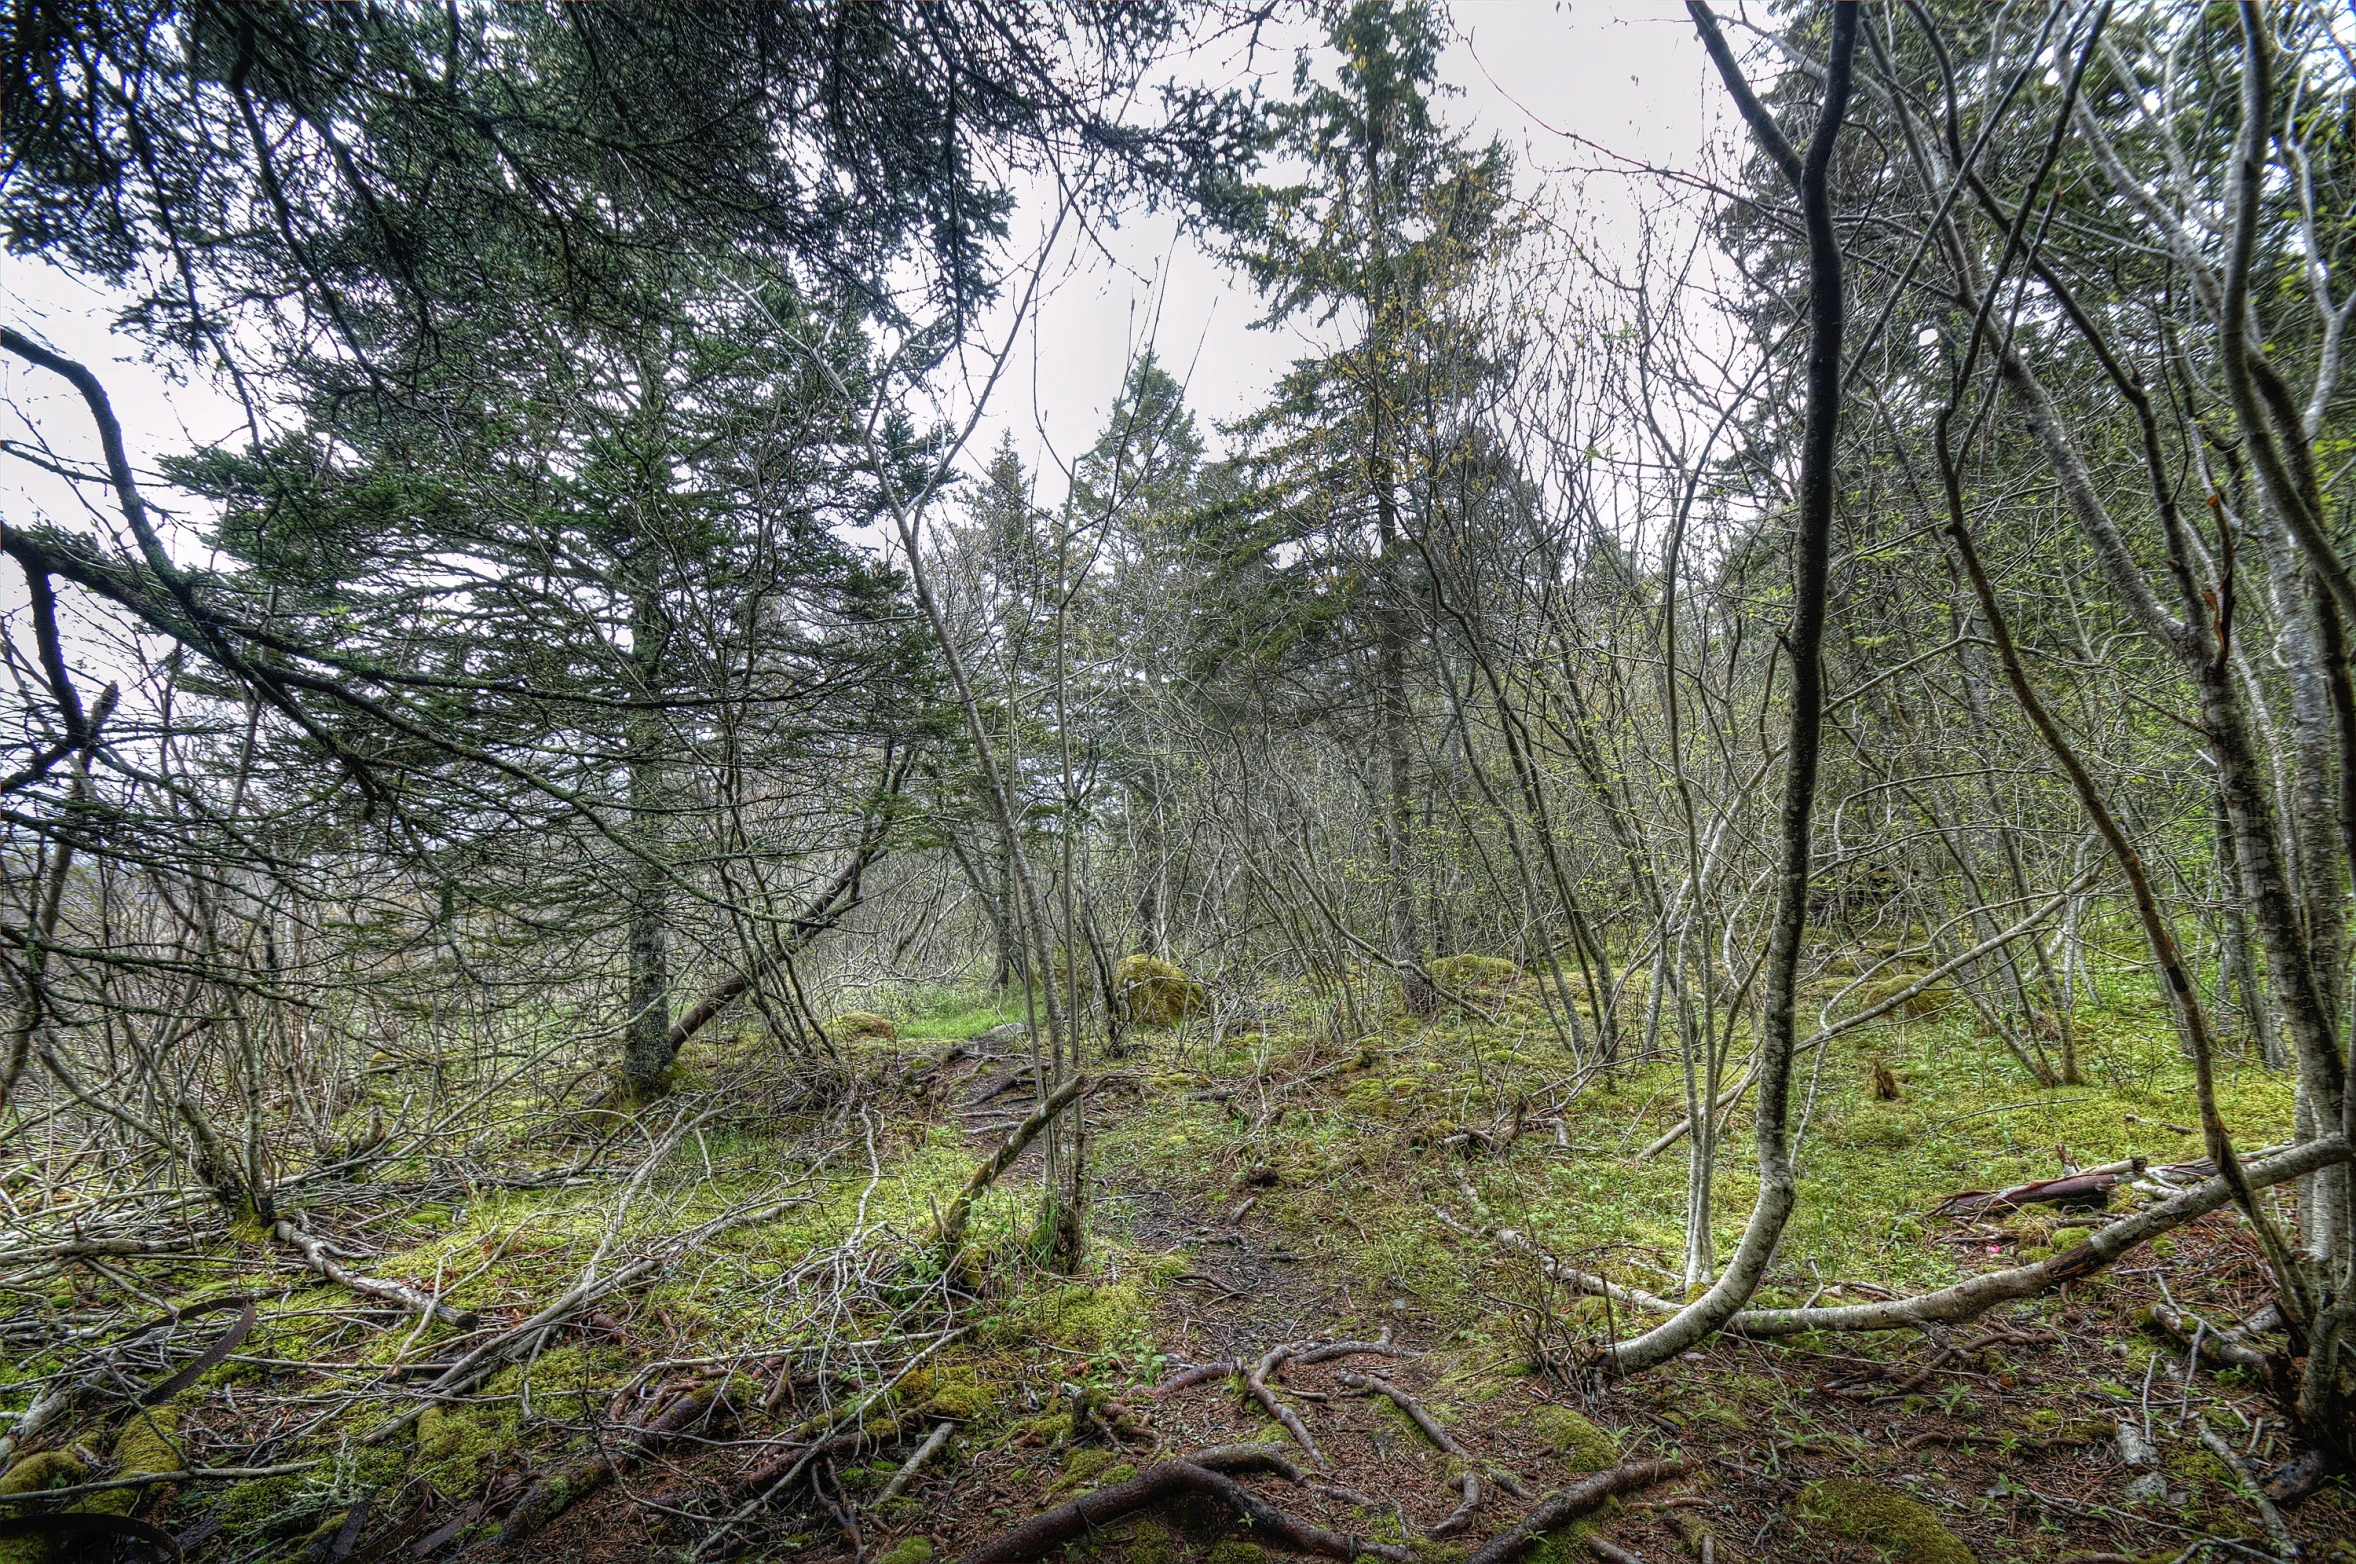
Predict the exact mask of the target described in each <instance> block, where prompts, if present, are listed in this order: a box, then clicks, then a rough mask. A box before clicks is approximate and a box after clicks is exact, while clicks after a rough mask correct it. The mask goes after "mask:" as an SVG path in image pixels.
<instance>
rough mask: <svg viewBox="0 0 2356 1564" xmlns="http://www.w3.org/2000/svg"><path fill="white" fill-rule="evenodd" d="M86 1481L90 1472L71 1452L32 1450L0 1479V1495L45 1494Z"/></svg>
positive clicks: (0, 1476)
mask: <svg viewBox="0 0 2356 1564" xmlns="http://www.w3.org/2000/svg"><path fill="white" fill-rule="evenodd" d="M89 1480H90V1468H89V1467H87V1466H85V1465H83V1464H82V1461H81V1458H80V1457H79V1456H76V1455H75V1454H74V1453H73V1452H72V1451H71V1450H36V1451H34V1452H33V1453H32V1454H31V1455H28V1456H26V1457H25V1458H24V1459H23V1460H21V1461H19V1462H17V1463H16V1464H15V1465H14V1466H11V1467H10V1468H9V1469H8V1471H7V1473H6V1474H5V1475H0V1494H19V1493H47V1492H48V1491H49V1490H50V1489H52V1488H71V1487H72V1486H74V1484H76V1483H81V1482H88V1481H89Z"/></svg>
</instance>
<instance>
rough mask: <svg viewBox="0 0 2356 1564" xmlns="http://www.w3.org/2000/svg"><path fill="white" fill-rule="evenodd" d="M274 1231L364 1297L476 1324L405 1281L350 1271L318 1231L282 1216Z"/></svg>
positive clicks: (464, 1326)
mask: <svg viewBox="0 0 2356 1564" xmlns="http://www.w3.org/2000/svg"><path fill="white" fill-rule="evenodd" d="M271 1234H272V1236H274V1237H275V1238H277V1240H278V1241H279V1242H280V1243H282V1244H286V1245H288V1246H290V1247H292V1248H293V1249H294V1250H295V1252H296V1253H298V1254H300V1255H301V1256H302V1257H303V1263H304V1264H305V1265H308V1266H309V1267H310V1268H311V1269H312V1270H314V1271H317V1272H318V1273H319V1274H320V1275H321V1276H324V1277H326V1278H327V1279H328V1280H329V1281H331V1282H334V1283H335V1284H336V1285H337V1286H339V1287H348V1288H350V1289H351V1290H352V1291H353V1292H356V1293H359V1294H360V1295H361V1296H363V1297H368V1298H381V1299H383V1300H384V1301H385V1302H387V1303H389V1304H392V1305H394V1306H395V1307H397V1308H400V1309H404V1310H407V1311H408V1312H409V1313H411V1314H425V1315H430V1316H432V1317H433V1318H434V1319H437V1320H440V1321H441V1322H442V1323H443V1324H444V1325H454V1326H456V1327H457V1328H458V1329H460V1330H473V1329H474V1327H475V1316H474V1314H473V1312H472V1311H469V1310H460V1309H453V1308H451V1307H450V1306H449V1305H448V1304H446V1303H444V1302H443V1301H442V1300H441V1299H439V1298H436V1297H434V1296H433V1295H432V1294H430V1293H425V1292H420V1291H419V1290H418V1289H417V1288H415V1287H411V1286H409V1285H407V1284H406V1283H403V1282H391V1281H386V1280H385V1279H384V1278H383V1277H381V1276H363V1275H361V1274H360V1273H359V1272H358V1271H353V1270H347V1269H346V1268H345V1267H344V1266H342V1265H340V1264H338V1263H337V1261H336V1257H335V1254H334V1250H333V1246H332V1245H330V1244H329V1243H328V1241H327V1240H326V1239H324V1238H321V1237H320V1236H319V1235H318V1234H317V1233H311V1232H306V1231H304V1230H303V1229H302V1228H299V1227H297V1226H295V1224H294V1223H292V1222H290V1221H286V1220H284V1219H281V1220H280V1221H279V1223H278V1225H277V1226H275V1227H273V1228H272V1229H271Z"/></svg>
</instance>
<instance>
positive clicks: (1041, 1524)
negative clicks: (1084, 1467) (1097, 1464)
mask: <svg viewBox="0 0 2356 1564" xmlns="http://www.w3.org/2000/svg"><path fill="white" fill-rule="evenodd" d="M1189 1494H1195V1495H1200V1496H1202V1497H1204V1498H1208V1499H1213V1500H1216V1501H1218V1502H1219V1503H1221V1504H1224V1505H1226V1506H1227V1508H1228V1509H1230V1510H1231V1511H1233V1512H1234V1513H1235V1516H1236V1518H1237V1519H1239V1520H1241V1521H1242V1522H1243V1523H1244V1524H1245V1525H1246V1526H1248V1527H1249V1528H1250V1529H1251V1537H1252V1540H1253V1541H1254V1542H1256V1543H1258V1544H1260V1545H1261V1546H1263V1547H1274V1548H1282V1549H1285V1550H1287V1551H1289V1552H1293V1553H1309V1554H1314V1555H1316V1556H1317V1557H1319V1558H1328V1559H1344V1560H1348V1559H1357V1558H1378V1559H1384V1560H1388V1561H1391V1564H1409V1561H1411V1560H1412V1559H1413V1558H1414V1557H1415V1555H1414V1553H1413V1551H1412V1550H1410V1549H1407V1548H1403V1547H1399V1546H1396V1545H1395V1544H1391V1543H1383V1542H1370V1541H1368V1540H1366V1539H1365V1538H1363V1537H1349V1536H1344V1535H1343V1534H1341V1533H1340V1532H1332V1531H1327V1530H1326V1529H1325V1528H1324V1527H1322V1526H1315V1525H1311V1524H1310V1523H1309V1522H1307V1521H1303V1520H1300V1519H1298V1518H1296V1517H1294V1516H1291V1515H1287V1514H1285V1513H1284V1512H1283V1511H1282V1510H1279V1509H1277V1508H1276V1507H1275V1506H1273V1505H1271V1504H1269V1503H1268V1502H1267V1501H1266V1500H1264V1499H1262V1498H1261V1497H1259V1495H1257V1494H1255V1493H1253V1492H1252V1491H1251V1490H1250V1489H1248V1488H1246V1487H1244V1486H1243V1484H1241V1483H1239V1482H1237V1481H1236V1480H1235V1479H1234V1478H1232V1477H1229V1476H1227V1475H1225V1474H1224V1473H1221V1472H1214V1471H1212V1470H1211V1469H1210V1468H1209V1467H1206V1466H1200V1465H1197V1464H1196V1463H1195V1462H1193V1461H1164V1462H1162V1463H1160V1464H1159V1465H1156V1466H1149V1467H1147V1468H1146V1469H1145V1470H1144V1471H1142V1472H1139V1473H1138V1474H1137V1475H1136V1476H1135V1477H1132V1478H1130V1479H1129V1480H1128V1481H1127V1482H1125V1483H1116V1484H1114V1485H1113V1486H1112V1487H1110V1488H1099V1489H1098V1490H1096V1492H1094V1493H1085V1494H1082V1495H1081V1496H1080V1497H1079V1498H1077V1499H1074V1500H1072V1501H1071V1502H1070V1503H1069V1504H1061V1505H1058V1506H1056V1507H1055V1508H1054V1509H1052V1510H1046V1511H1042V1512H1041V1513H1040V1514H1037V1515H1034V1516H1032V1517H1031V1518H1030V1519H1029V1520H1027V1521H1024V1522H1023V1523H1022V1524H1021V1525H1019V1526H1015V1527H1011V1528H1009V1529H1008V1530H1006V1531H1002V1532H1000V1533H999V1534H998V1535H997V1536H995V1537H992V1538H991V1539H990V1540H989V1541H987V1542H985V1543H983V1544H982V1545H981V1546H980V1547H978V1548H975V1549H974V1550H973V1551H972V1552H970V1553H968V1554H966V1555H965V1557H964V1558H963V1559H962V1560H960V1561H959V1564H1033V1561H1034V1560H1038V1559H1043V1558H1046V1557H1047V1556H1049V1555H1050V1554H1053V1553H1055V1552H1057V1551H1058V1550H1060V1549H1061V1548H1062V1547H1063V1546H1064V1544H1066V1543H1068V1542H1076V1541H1078V1540H1079V1539H1080V1538H1082V1537H1085V1536H1087V1535H1088V1534H1089V1533H1091V1532H1094V1531H1097V1530H1100V1529H1102V1528H1103V1527H1106V1526H1110V1525H1112V1524H1114V1523H1115V1522H1117V1521H1121V1520H1124V1519H1126V1518H1127V1517H1129V1516H1131V1515H1135V1514H1136V1513H1137V1512H1139V1511H1140V1510H1146V1509H1150V1508H1152V1507H1154V1506H1156V1505H1160V1504H1167V1503H1168V1502H1170V1501H1171V1500H1173V1499H1177V1498H1181V1497H1184V1496H1186V1495H1189ZM1597 1502H1598V1503H1600V1502H1601V1500H1598V1501H1597Z"/></svg>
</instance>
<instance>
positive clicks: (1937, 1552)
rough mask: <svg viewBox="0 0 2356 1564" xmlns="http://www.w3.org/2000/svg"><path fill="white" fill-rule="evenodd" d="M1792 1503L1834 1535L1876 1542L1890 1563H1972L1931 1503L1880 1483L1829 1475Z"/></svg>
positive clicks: (1968, 1550) (1802, 1514)
mask: <svg viewBox="0 0 2356 1564" xmlns="http://www.w3.org/2000/svg"><path fill="white" fill-rule="evenodd" d="M1792 1506H1793V1508H1794V1510H1796V1511H1797V1512H1798V1513H1799V1514H1800V1515H1801V1516H1802V1517H1803V1518H1804V1519H1807V1520H1810V1521H1814V1522H1816V1523H1818V1524H1819V1525H1821V1526H1823V1527H1824V1528H1825V1529H1826V1530H1827V1531H1830V1532H1832V1533H1833V1534H1835V1535H1836V1536H1841V1537H1846V1538H1848V1539H1849V1540H1850V1541H1852V1542H1862V1543H1865V1544H1867V1545H1868V1546H1870V1547H1874V1548H1878V1549H1879V1550H1880V1551H1881V1554H1882V1556H1883V1557H1884V1558H1885V1559H1887V1560H1889V1564H1974V1561H1973V1558H1972V1551H1971V1549H1969V1548H1967V1547H1965V1546H1964V1545H1963V1539H1962V1538H1960V1537H1958V1536H1956V1535H1955V1533H1953V1532H1951V1531H1949V1530H1948V1529H1947V1528H1946V1526H1945V1525H1944V1524H1942V1523H1941V1522H1940V1520H1939V1517H1938V1516H1937V1514H1936V1513H1934V1512H1933V1511H1932V1510H1931V1509H1930V1507H1929V1506H1927V1505H1925V1504H1922V1503H1920V1502H1918V1501H1916V1500H1913V1499H1909V1498H1907V1497H1906V1496H1905V1495H1904V1494H1902V1493H1897V1492H1894V1491H1893V1490H1891V1489H1888V1488H1884V1487H1883V1486H1882V1485H1881V1484H1879V1483H1869V1482H1864V1481H1860V1480H1859V1479H1856V1478H1852V1477H1828V1478H1826V1479H1825V1480H1824V1481H1822V1482H1814V1483H1810V1484H1809V1485H1808V1486H1807V1487H1805V1488H1803V1489H1801V1490H1800V1492H1799V1496H1798V1497H1797V1498H1795V1499H1794V1500H1793V1501H1792Z"/></svg>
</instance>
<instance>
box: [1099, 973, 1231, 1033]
mask: <svg viewBox="0 0 2356 1564" xmlns="http://www.w3.org/2000/svg"><path fill="white" fill-rule="evenodd" d="M1113 988H1114V989H1115V991H1117V992H1118V993H1119V994H1120V996H1121V1002H1122V1004H1123V1005H1124V1006H1125V1007H1126V1008H1127V1009H1128V1012H1129V1019H1130V1020H1132V1021H1136V1022H1139V1023H1140V1024H1142V1025H1145V1026H1176V1025H1177V1024H1178V1023H1179V1022H1181V1021H1184V1020H1186V1019H1187V1018H1188V1017H1189V1016H1193V1015H1197V1014H1200V1013H1201V1012H1202V1011H1203V1010H1205V1009H1207V1008H1209V1006H1210V1002H1211V991H1210V990H1209V989H1207V988H1205V987H1204V986H1203V985H1202V984H1201V983H1200V982H1198V981H1197V980H1195V979H1194V978H1191V977H1188V976H1187V975H1186V970H1185V968H1183V967H1180V966H1179V965H1178V964H1177V963H1175V962H1170V961H1163V960H1161V959H1160V958H1159V957H1155V956H1146V955H1136V956H1123V957H1122V958H1121V959H1120V962H1119V963H1118V964H1117V965H1116V966H1115V967H1114V968H1113Z"/></svg>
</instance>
